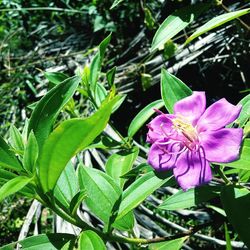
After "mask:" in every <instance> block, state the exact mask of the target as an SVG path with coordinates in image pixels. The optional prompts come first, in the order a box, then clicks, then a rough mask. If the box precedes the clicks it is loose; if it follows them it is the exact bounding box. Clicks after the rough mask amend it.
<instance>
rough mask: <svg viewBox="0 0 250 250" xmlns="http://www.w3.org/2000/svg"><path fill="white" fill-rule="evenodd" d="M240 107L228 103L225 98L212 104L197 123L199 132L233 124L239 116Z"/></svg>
mask: <svg viewBox="0 0 250 250" xmlns="http://www.w3.org/2000/svg"><path fill="white" fill-rule="evenodd" d="M241 108H242V107H241V106H235V105H233V104H231V103H229V102H228V101H227V100H226V99H225V98H223V99H220V100H219V101H217V102H215V103H214V104H212V105H211V106H210V107H208V108H207V110H206V111H205V112H204V114H203V115H202V116H201V118H200V119H199V121H198V122H197V129H198V131H199V132H202V131H206V130H217V129H220V128H223V127H225V126H226V125H228V124H229V123H231V122H233V121H234V120H235V119H236V118H237V117H238V116H239V114H240V111H241Z"/></svg>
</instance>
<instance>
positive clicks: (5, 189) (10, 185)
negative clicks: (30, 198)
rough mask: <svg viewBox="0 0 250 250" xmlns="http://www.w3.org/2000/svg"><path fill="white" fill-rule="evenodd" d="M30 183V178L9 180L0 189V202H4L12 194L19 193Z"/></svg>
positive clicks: (18, 177)
mask: <svg viewBox="0 0 250 250" xmlns="http://www.w3.org/2000/svg"><path fill="white" fill-rule="evenodd" d="M30 181H31V178H28V177H26V176H17V177H15V178H13V179H11V180H9V181H8V182H6V183H5V184H4V185H3V186H2V187H1V188H0V201H2V200H3V199H4V198H6V197H7V196H9V195H11V194H14V193H16V192H18V191H19V190H21V189H22V188H23V187H24V186H26V185H27V184H28V183H29V182H30Z"/></svg>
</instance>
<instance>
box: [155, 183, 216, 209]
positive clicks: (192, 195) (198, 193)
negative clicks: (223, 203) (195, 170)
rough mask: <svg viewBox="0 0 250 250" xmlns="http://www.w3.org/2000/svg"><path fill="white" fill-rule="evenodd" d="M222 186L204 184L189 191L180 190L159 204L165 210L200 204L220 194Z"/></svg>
mask: <svg viewBox="0 0 250 250" xmlns="http://www.w3.org/2000/svg"><path fill="white" fill-rule="evenodd" d="M219 191H220V187H212V186H202V187H197V188H191V189H189V190H187V191H183V190H180V191H178V192H177V193H176V194H173V195H171V196H170V197H169V198H167V199H166V200H165V201H163V203H162V204H161V205H160V206H159V208H160V209H164V210H176V209H183V208H189V207H193V206H196V205H199V204H200V203H202V202H205V201H208V200H210V199H212V198H214V197H216V196H218V195H219Z"/></svg>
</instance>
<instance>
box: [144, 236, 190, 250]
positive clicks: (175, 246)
mask: <svg viewBox="0 0 250 250" xmlns="http://www.w3.org/2000/svg"><path fill="white" fill-rule="evenodd" d="M187 238H188V237H182V238H179V239H176V240H170V241H166V242H159V243H153V244H149V248H148V249H149V250H179V249H180V248H181V247H182V245H183V243H184V241H185V240H186V239H187Z"/></svg>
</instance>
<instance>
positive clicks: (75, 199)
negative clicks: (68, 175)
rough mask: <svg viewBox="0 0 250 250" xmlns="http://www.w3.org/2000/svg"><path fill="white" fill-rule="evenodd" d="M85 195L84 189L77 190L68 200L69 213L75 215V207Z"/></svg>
mask: <svg viewBox="0 0 250 250" xmlns="http://www.w3.org/2000/svg"><path fill="white" fill-rule="evenodd" d="M86 197H87V192H86V190H81V191H79V192H78V193H77V194H76V195H75V196H74V197H73V199H72V200H71V202H70V208H69V210H70V213H71V214H72V215H73V216H75V215H76V214H77V209H78V208H79V206H80V205H81V203H82V201H83V200H84V199H85V198H86Z"/></svg>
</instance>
